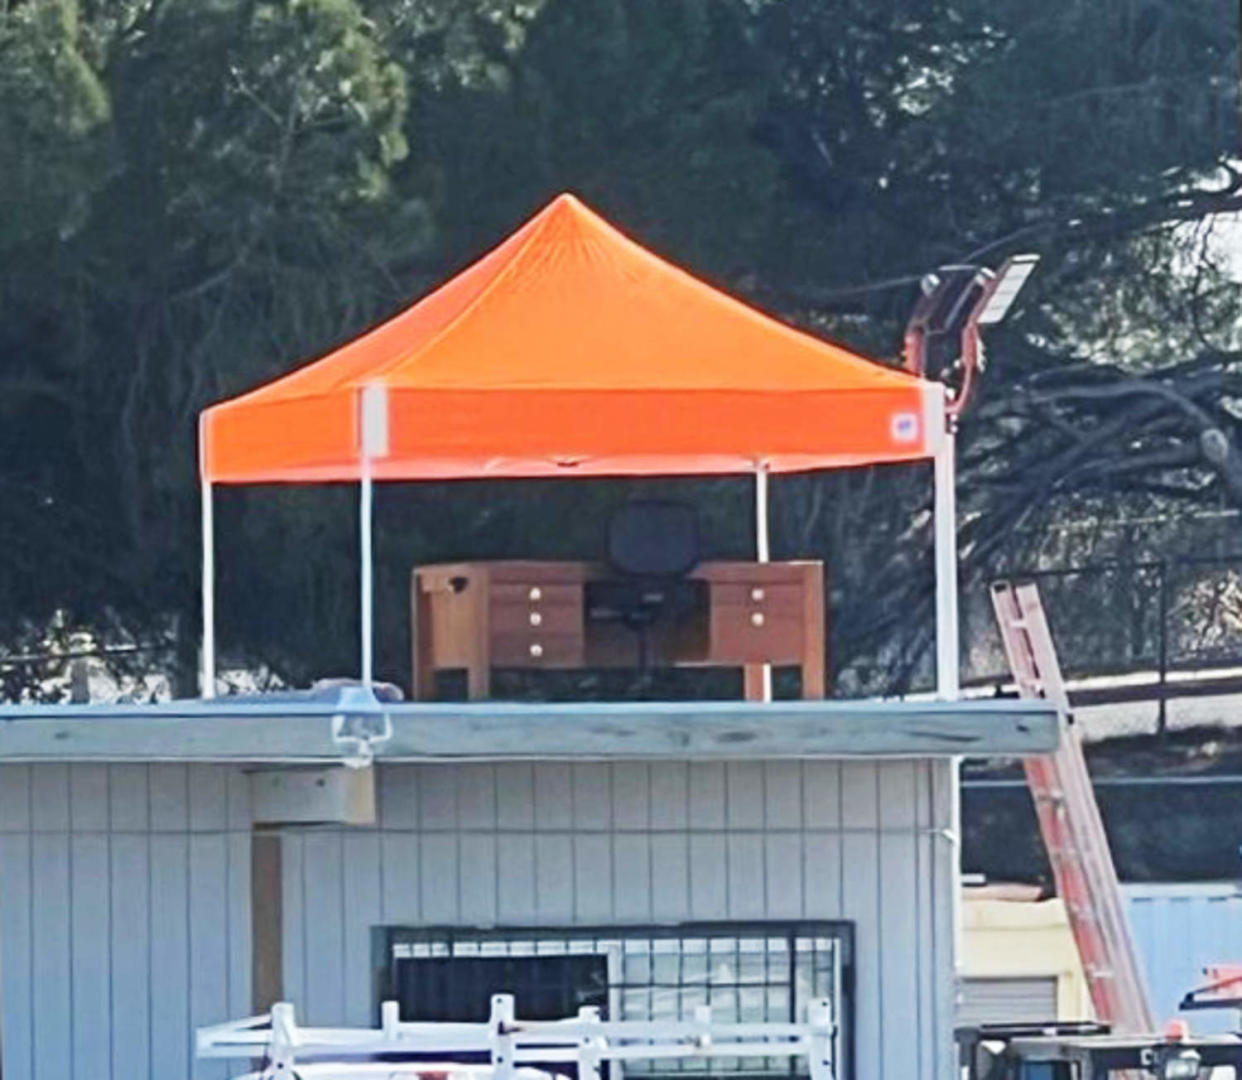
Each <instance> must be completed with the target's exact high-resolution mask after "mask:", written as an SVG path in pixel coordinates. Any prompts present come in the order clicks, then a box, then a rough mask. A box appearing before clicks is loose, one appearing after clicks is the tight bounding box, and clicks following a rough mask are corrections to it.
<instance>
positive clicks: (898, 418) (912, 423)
mask: <svg viewBox="0 0 1242 1080" xmlns="http://www.w3.org/2000/svg"><path fill="white" fill-rule="evenodd" d="M890 430H891V431H892V434H893V441H894V442H899V443H912V442H918V439H919V418H918V414H917V413H912V412H899V413H894V414H893V419H892V423H891V425H890Z"/></svg>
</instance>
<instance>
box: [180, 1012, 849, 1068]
mask: <svg viewBox="0 0 1242 1080" xmlns="http://www.w3.org/2000/svg"><path fill="white" fill-rule="evenodd" d="M380 1021H381V1023H380V1027H378V1028H303V1027H299V1026H298V1024H297V1021H296V1020H295V1018H294V1010H293V1006H292V1005H290V1004H288V1003H286V1002H281V1003H279V1004H276V1005H273V1006H272V1011H271V1012H270V1013H269V1014H267V1015H264V1016H256V1017H251V1018H250V1019H247V1020H235V1021H232V1022H230V1023H227V1024H217V1025H215V1026H214V1027H206V1028H200V1029H199V1030H198V1032H197V1041H196V1045H197V1052H198V1056H199V1057H200V1058H249V1059H252V1060H254V1059H258V1060H261V1061H262V1062H263V1065H262V1067H261V1068H260V1069H259V1070H258V1071H257V1072H250V1073H247V1074H245V1076H244V1077H240V1078H239V1080H298V1078H301V1080H310V1078H312V1077H319V1078H323V1080H364V1078H385V1080H406V1078H419V1077H421V1078H426V1080H431V1078H434V1080H538V1078H546V1077H547V1076H549V1075H550V1074H551V1075H554V1074H555V1073H554V1070H555V1066H556V1065H558V1064H565V1065H574V1066H576V1068H577V1074H578V1078H579V1080H600V1065H601V1064H602V1063H604V1062H609V1061H617V1062H625V1061H644V1062H647V1061H671V1060H683V1061H684V1060H686V1059H693V1058H698V1059H700V1060H702V1059H723V1058H734V1059H737V1058H773V1057H790V1058H806V1060H807V1072H808V1075H809V1076H810V1078H811V1080H836V1063H835V1061H834V1060H833V1053H832V1048H833V1043H834V1039H835V1035H836V1028H835V1022H834V1020H833V1015H832V1006H831V1003H830V1002H829V1000H828V999H827V998H819V999H816V1000H814V1001H812V1002H810V1004H809V1006H808V1008H807V1015H806V1021H805V1022H804V1023H800V1024H798V1023H789V1024H783V1023H732V1024H719V1023H714V1022H713V1021H712V1018H711V1009H710V1008H709V1007H703V1008H699V1009H696V1010H695V1015H694V1019H693V1020H652V1021H643V1020H602V1019H600V1015H599V1010H598V1009H595V1008H584V1009H581V1010H580V1011H579V1013H578V1015H577V1016H576V1017H571V1018H568V1019H565V1020H519V1019H516V1018H515V1016H514V1007H513V997H512V996H511V995H509V994H496V995H495V996H494V997H493V998H492V1007H491V1017H490V1019H489V1020H488V1021H487V1022H486V1023H474V1024H465V1023H461V1024H458V1023H409V1022H405V1021H402V1020H401V1019H400V1018H399V1017H398V1015H397V1003H396V1002H395V1001H386V1002H384V1004H383V1005H382V1006H381V1007H380ZM456 1054H479V1055H482V1054H486V1055H488V1061H487V1062H486V1063H480V1064H476V1065H470V1064H460V1063H457V1062H454V1061H452V1056H453V1055H456ZM535 1066H538V1068H535Z"/></svg>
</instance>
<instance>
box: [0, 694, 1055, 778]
mask: <svg viewBox="0 0 1242 1080" xmlns="http://www.w3.org/2000/svg"><path fill="white" fill-rule="evenodd" d="M342 724H344V725H345V727H346V728H350V729H353V730H355V731H361V732H363V733H366V732H371V733H375V734H383V733H387V734H388V737H387V738H384V739H382V740H381V741H377V742H375V743H374V744H373V750H374V756H375V759H376V760H378V761H393V762H396V761H410V762H415V761H445V760H464V761H471V760H478V761H483V760H521V759H528V760H556V759H564V760H588V759H651V760H655V759H679V758H680V759H694V760H713V759H715V760H738V759H747V758H824V757H868V756H882V757H950V756H959V755H961V756H1025V755H1028V754H1042V753H1049V752H1051V751H1053V750H1055V749H1056V747H1057V745H1058V740H1059V734H1060V728H1059V723H1058V718H1057V714H1056V711H1055V709H1054V708H1053V707H1052V706H1051V705H1049V704H1047V703H1046V702H1042V701H1019V700H1015V699H1004V698H1001V699H988V700H974V701H958V702H940V701H934V702H911V701H841V700H831V701H781V702H774V703H768V704H760V703H755V702H732V701H729V702H716V701H712V702H695V701H679V702H626V703H601V702H581V703H573V704H532V703H478V702H472V703H468V704H467V703H461V704H457V703H435V704H430V703H406V702H380V701H376V700H375V699H374V698H372V697H371V696H370V695H369V693H368V692H367V691H365V690H363V689H362V688H360V687H349V688H345V689H344V690H333V691H332V692H330V693H328V694H324V693H318V694H302V695H298V694H282V695H271V697H270V698H268V697H266V696H256V697H247V698H228V697H225V698H216V699H214V700H210V701H198V700H196V701H178V702H171V703H168V704H155V705H6V706H0V763H4V762H25V761H58V762H72V761H116V762H120V761H216V762H241V763H255V764H261V763H287V764H299V763H306V764H311V763H323V762H334V761H340V760H342V758H343V757H344V756H346V753H347V747H346V746H345V745H343V744H342V742H341V741H340V740H339V739H337V738H336V736H335V735H334V728H338V727H340V726H341V725H342Z"/></svg>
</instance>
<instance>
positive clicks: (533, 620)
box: [530, 611, 543, 626]
mask: <svg viewBox="0 0 1242 1080" xmlns="http://www.w3.org/2000/svg"><path fill="white" fill-rule="evenodd" d="M542 622H543V616H542V615H540V614H539V612H537V611H532V612H531V613H530V624H531V626H539V625H540V624H541V623H542Z"/></svg>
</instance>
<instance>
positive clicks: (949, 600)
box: [934, 430, 961, 701]
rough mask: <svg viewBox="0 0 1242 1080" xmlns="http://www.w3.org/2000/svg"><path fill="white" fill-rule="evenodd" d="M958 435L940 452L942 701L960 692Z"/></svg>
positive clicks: (938, 566)
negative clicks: (955, 460)
mask: <svg viewBox="0 0 1242 1080" xmlns="http://www.w3.org/2000/svg"><path fill="white" fill-rule="evenodd" d="M955 441H956V440H955V438H954V434H953V432H952V431H951V430H950V431H948V432H947V433H946V434H945V437H944V444H943V446H942V447H941V448H940V450H938V451H937V452H936V457H935V462H934V470H935V484H936V494H935V522H934V526H935V563H936V695H937V697H939V698H940V699H941V700H942V701H956V700H957V698H958V697H959V696H960V692H961V685H960V682H959V679H960V674H959V671H960V663H961V660H960V655H959V654H960V648H961V644H960V641H959V636H958V635H959V632H960V631H959V627H958V614H957V491H956V483H957V480H956V475H955V462H954V454H955V447H954V443H955Z"/></svg>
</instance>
